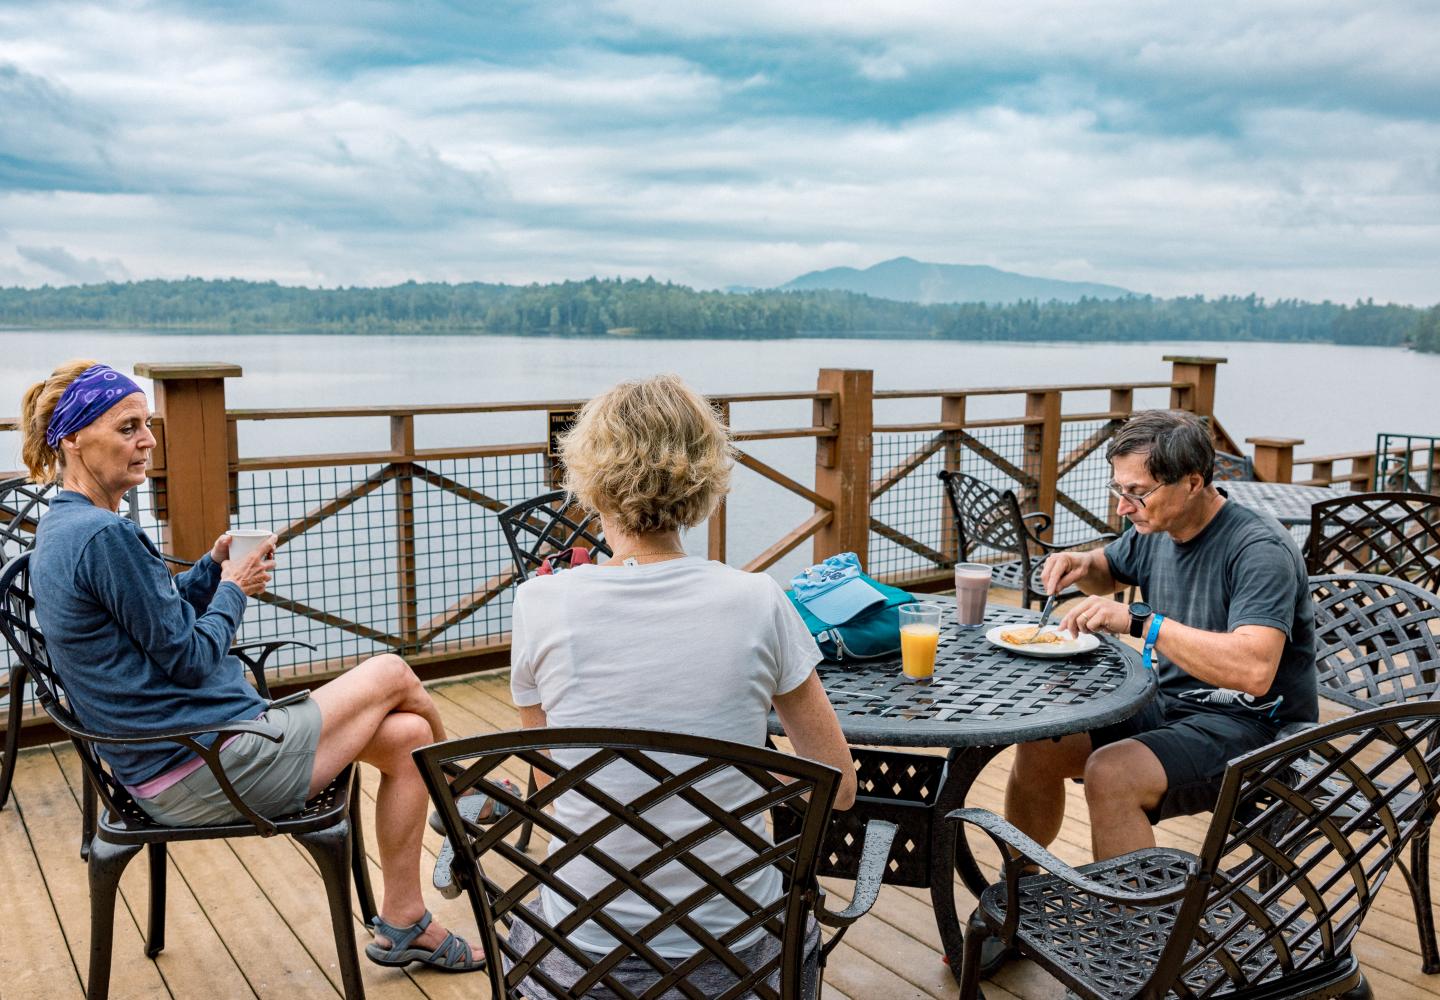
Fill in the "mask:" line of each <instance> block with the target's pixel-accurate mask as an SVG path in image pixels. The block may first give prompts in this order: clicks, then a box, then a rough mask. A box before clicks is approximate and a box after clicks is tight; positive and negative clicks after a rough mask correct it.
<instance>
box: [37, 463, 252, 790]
mask: <svg viewBox="0 0 1440 1000" xmlns="http://www.w3.org/2000/svg"><path fill="white" fill-rule="evenodd" d="M30 581H31V588H32V590H33V593H34V596H35V615H36V618H37V619H38V620H39V623H40V628H41V629H42V630H43V631H44V633H45V642H46V646H47V648H48V650H49V653H50V659H51V662H52V663H53V664H54V666H55V669H56V671H57V672H58V673H59V675H60V678H61V680H62V681H63V682H64V684H65V688H66V690H67V691H68V692H69V694H70V698H71V701H72V703H73V704H72V708H73V710H74V712H75V714H76V716H77V717H78V718H79V719H80V721H81V723H83V724H84V725H85V727H86V728H87V729H91V730H94V731H96V732H101V733H123V734H127V735H130V734H135V733H143V732H146V731H148V730H160V729H173V728H178V727H182V726H203V725H216V724H219V723H222V722H228V721H230V720H232V719H253V718H255V717H256V716H258V715H259V714H260V713H261V712H263V711H264V710H265V707H266V703H265V701H264V699H262V698H261V697H260V695H259V693H258V692H256V690H255V689H254V688H253V687H251V686H250V684H249V683H248V682H247V681H246V680H245V673H244V670H243V669H242V668H241V665H240V662H239V660H237V659H236V658H235V657H233V656H231V655H229V650H230V644H231V643H232V642H233V641H234V638H235V632H236V630H237V629H238V628H239V627H240V620H241V618H242V617H243V616H244V614H245V592H244V591H242V590H241V589H240V588H239V587H238V586H237V585H236V584H234V583H232V582H230V581H228V580H227V581H225V582H224V583H221V582H220V567H219V566H218V565H217V564H216V563H215V561H214V560H213V559H211V558H210V557H209V556H208V555H206V556H204V557H203V558H202V559H201V560H200V561H199V562H197V563H196V564H195V565H194V566H193V567H192V568H191V569H188V570H186V571H185V572H184V573H181V574H180V575H178V576H175V577H171V575H170V571H169V570H168V569H166V568H165V562H164V560H162V559H161V558H160V552H159V550H158V549H156V548H155V543H154V542H152V541H151V540H150V539H149V538H148V537H146V535H145V533H144V532H142V531H141V530H140V528H139V526H138V525H136V524H135V523H134V522H133V521H130V520H127V519H126V518H123V517H121V516H120V515H119V514H116V513H113V512H112V511H108V510H103V509H101V508H99V507H96V506H95V505H93V504H92V503H90V501H89V500H87V499H86V498H85V497H84V496H82V495H81V494H79V493H74V492H71V491H69V490H62V491H60V492H59V493H57V494H55V496H54V497H53V498H52V499H51V501H50V510H49V511H48V512H47V513H46V514H45V516H44V517H42V518H41V519H40V524H39V528H38V530H37V531H36V533H35V550H34V553H33V554H32V555H31V557H30ZM212 740H213V737H207V738H206V739H205V741H204V742H205V743H206V744H207V745H208V744H209V743H210V742H211V741H212ZM100 752H101V754H102V755H103V756H104V757H105V759H106V760H107V761H108V762H109V764H110V766H111V767H112V768H113V769H114V771H115V775H116V777H117V778H119V779H120V781H121V782H122V783H123V784H126V785H131V786H134V785H139V784H142V783H144V782H146V781H148V780H150V779H151V778H153V777H155V776H157V775H159V774H163V773H164V772H165V771H168V770H169V769H170V768H172V767H175V766H176V765H178V764H181V763H184V762H185V761H186V760H189V759H191V758H193V756H194V755H193V754H191V753H190V752H189V751H187V750H184V749H182V748H180V747H177V746H176V745H174V744H170V743H152V744H144V745H137V746H123V747H122V746H102V747H101V748H100Z"/></svg>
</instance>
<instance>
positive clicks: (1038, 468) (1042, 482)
mask: <svg viewBox="0 0 1440 1000" xmlns="http://www.w3.org/2000/svg"><path fill="white" fill-rule="evenodd" d="M1025 416H1027V417H1039V418H1040V422H1039V423H1030V424H1026V425H1025V474H1026V475H1027V476H1029V477H1030V478H1031V480H1032V481H1033V482H1034V483H1035V485H1034V486H1028V485H1027V486H1026V487H1025V488H1024V490H1023V491H1022V496H1021V497H1020V502H1021V506H1023V507H1024V508H1025V510H1026V512H1027V513H1030V512H1034V511H1040V512H1041V513H1044V514H1049V515H1050V518H1051V526H1050V527H1048V528H1046V529H1045V530H1044V531H1042V532H1041V533H1040V537H1041V538H1043V539H1045V540H1046V541H1047V542H1048V541H1053V540H1054V537H1055V530H1054V518H1055V494H1056V492H1057V490H1058V489H1059V484H1058V482H1057V479H1058V477H1059V474H1060V393H1059V392H1058V391H1057V390H1054V389H1051V390H1048V391H1046V392H1027V393H1026V394H1025Z"/></svg>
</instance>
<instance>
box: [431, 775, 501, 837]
mask: <svg viewBox="0 0 1440 1000" xmlns="http://www.w3.org/2000/svg"><path fill="white" fill-rule="evenodd" d="M500 784H501V785H503V786H504V788H505V790H506V791H507V792H509V793H510V794H512V795H514V796H516V797H519V795H520V789H518V788H516V787H515V785H514V783H513V782H511V781H510V779H509V778H505V779H503V780H501V782H500ZM486 803H490V815H489V816H486V817H485V818H484V819H481V818H480V814H481V813H482V812H484V811H485V805H486ZM455 808H456V810H458V811H459V813H460V818H461V819H463V820H466V821H468V822H470V823H476V824H478V825H480V826H489V825H490V824H491V823H493V822H495V821H496V820H497V819H499V818H500V817H501V816H504V815H505V814H506V813H508V812H509V811H510V807H509V806H507V805H506V804H505V803H503V802H501V801H499V800H497V799H492V798H490V796H488V795H486V794H485V793H484V792H470V793H467V794H465V795H462V796H460V797H459V798H458V799H456V800H455ZM430 829H432V830H434V831H435V832H436V833H438V834H440V836H442V837H443V836H445V821H444V820H442V819H441V818H440V813H439V812H437V811H436V810H434V809H432V810H430Z"/></svg>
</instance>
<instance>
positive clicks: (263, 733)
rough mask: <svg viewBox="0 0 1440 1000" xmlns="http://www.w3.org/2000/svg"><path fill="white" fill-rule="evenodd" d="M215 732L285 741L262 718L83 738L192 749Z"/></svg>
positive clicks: (87, 734)
mask: <svg viewBox="0 0 1440 1000" xmlns="http://www.w3.org/2000/svg"><path fill="white" fill-rule="evenodd" d="M211 733H214V734H215V735H216V736H244V735H245V734H246V733H254V734H255V735H256V736H260V737H262V738H264V739H267V740H269V741H270V742H271V743H279V742H280V741H281V740H282V739H284V738H285V734H284V733H282V732H281V731H280V728H279V727H278V726H272V725H271V724H270V723H268V722H261V721H260V720H259V719H232V720H231V721H229V722H221V723H218V724H216V725H213V726H184V727H182V728H180V729H157V730H155V731H154V732H145V733H136V734H134V735H133V736H120V735H118V734H112V733H97V732H92V731H90V730H88V729H87V730H85V731H84V732H82V733H81V734H80V735H81V736H82V737H83V738H84V739H87V740H90V741H91V742H92V743H113V744H115V745H116V746H127V745H130V744H140V743H178V744H180V745H181V746H187V747H188V746H189V744H190V743H191V742H193V741H194V739H195V737H197V736H208V735H210V734H211Z"/></svg>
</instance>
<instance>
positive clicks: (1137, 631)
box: [1130, 601, 1154, 639]
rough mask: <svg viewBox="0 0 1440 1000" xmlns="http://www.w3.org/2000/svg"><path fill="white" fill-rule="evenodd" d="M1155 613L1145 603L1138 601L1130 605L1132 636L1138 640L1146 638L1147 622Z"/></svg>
mask: <svg viewBox="0 0 1440 1000" xmlns="http://www.w3.org/2000/svg"><path fill="white" fill-rule="evenodd" d="M1153 613H1154V612H1153V611H1151V609H1150V605H1148V604H1146V603H1145V602H1144V601H1136V602H1135V603H1133V604H1131V605H1130V635H1131V636H1132V637H1134V638H1136V639H1142V638H1144V637H1145V622H1146V621H1147V620H1148V619H1149V618H1150V616H1151V615H1152V614H1153Z"/></svg>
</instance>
